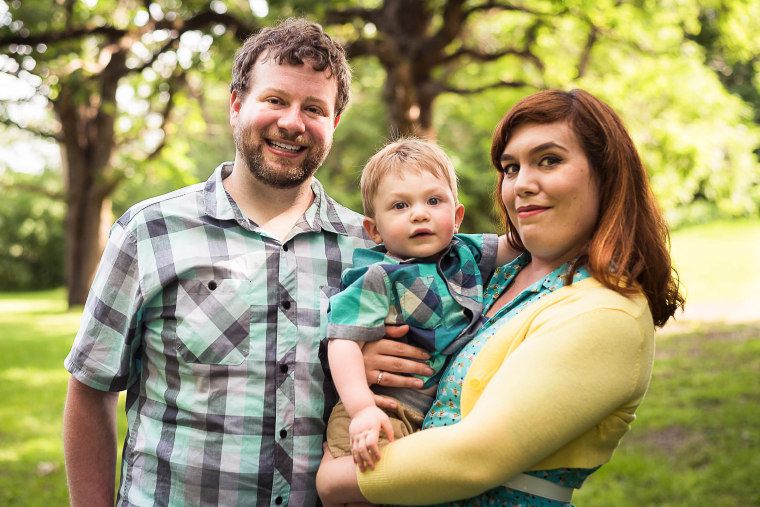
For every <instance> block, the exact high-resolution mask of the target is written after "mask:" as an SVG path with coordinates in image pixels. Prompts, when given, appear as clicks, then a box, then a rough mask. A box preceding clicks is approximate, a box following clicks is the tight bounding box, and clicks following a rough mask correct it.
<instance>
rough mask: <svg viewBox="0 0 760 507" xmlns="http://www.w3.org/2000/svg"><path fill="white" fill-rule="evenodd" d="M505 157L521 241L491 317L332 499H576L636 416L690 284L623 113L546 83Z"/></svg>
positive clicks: (512, 115) (510, 122)
mask: <svg viewBox="0 0 760 507" xmlns="http://www.w3.org/2000/svg"><path fill="white" fill-rule="evenodd" d="M491 161H492V163H493V165H494V167H495V168H496V170H497V171H498V187H497V188H498V194H499V196H500V199H498V202H499V206H500V208H501V211H502V213H503V218H504V221H505V223H506V229H507V231H508V232H509V233H510V238H511V242H512V246H513V247H514V248H516V249H517V250H518V251H521V252H522V254H521V255H520V256H519V257H518V258H517V259H515V260H514V261H513V262H511V263H509V264H507V265H506V266H503V267H501V268H499V269H498V270H497V271H496V273H495V274H494V276H493V278H492V279H491V281H490V283H489V286H488V287H487V291H488V294H487V305H486V308H488V310H487V311H486V317H487V318H488V321H487V322H486V324H484V326H483V328H482V329H481V331H480V332H479V333H478V335H477V336H476V337H475V338H474V339H473V340H472V341H471V342H470V343H469V344H467V345H466V346H465V347H464V348H463V349H462V351H461V352H460V353H459V354H458V356H456V357H454V358H453V360H452V362H451V364H450V365H449V367H448V369H447V371H446V372H445V374H444V376H443V378H442V379H441V382H440V384H439V387H438V393H437V400H436V403H435V404H434V405H433V408H432V409H431V410H430V412H429V413H428V414H427V416H426V418H425V423H424V424H423V428H429V429H425V430H424V431H421V432H419V433H416V434H414V435H411V436H409V437H406V438H404V439H401V440H398V441H396V442H394V443H392V444H390V445H388V446H387V447H385V448H384V449H383V452H382V458H381V459H380V461H378V462H376V463H375V466H374V470H370V471H367V472H365V473H361V474H359V476H358V477H357V476H356V474H350V475H349V474H347V479H346V481H345V483H344V484H325V483H324V481H322V480H321V479H322V477H321V476H318V478H317V483H318V488H319V489H320V495H321V496H322V497H323V499H325V500H326V501H328V502H349V501H367V500H369V501H371V502H374V503H383V504H411V505H414V504H431V503H440V502H450V501H455V500H458V499H469V500H465V501H462V502H461V503H457V504H458V505H514V504H520V505H525V504H530V505H540V506H566V505H570V501H571V496H572V491H573V488H578V487H580V486H581V484H582V483H583V481H584V480H585V479H586V478H587V477H588V476H589V475H590V474H591V473H593V472H594V471H595V470H596V469H598V468H599V467H600V466H601V465H602V464H604V463H605V462H607V461H608V460H609V459H610V457H611V456H612V453H613V451H614V449H615V447H616V446H617V444H618V442H619V441H620V439H621V438H622V436H623V435H624V434H625V433H626V432H627V431H628V429H629V423H630V422H631V421H633V419H634V417H635V416H634V412H635V410H636V408H637V407H638V406H639V404H640V403H641V400H642V399H643V397H644V394H645V392H646V390H647V386H648V384H649V379H650V375H651V369H652V362H653V349H654V328H655V326H662V325H663V324H665V322H666V321H667V320H668V319H669V318H670V317H672V316H673V313H674V312H675V310H676V309H677V308H678V307H680V306H683V302H684V299H683V296H682V295H681V294H680V292H679V285H678V278H677V275H676V273H675V272H674V270H673V269H672V266H671V262H670V255H669V251H668V231H667V227H666V225H665V222H664V219H663V217H662V214H661V213H660V211H659V209H658V206H657V204H656V201H655V198H654V196H653V194H652V192H651V189H650V187H649V183H648V180H647V175H646V171H645V169H644V167H643V164H642V162H641V160H640V158H639V156H638V153H637V152H636V149H635V147H634V144H633V142H632V140H631V138H630V136H629V135H628V132H627V131H626V129H625V127H624V125H623V123H622V121H621V120H620V118H619V117H618V116H617V114H616V113H615V112H614V111H613V110H612V109H611V108H610V107H609V106H607V105H606V104H604V103H603V102H602V101H600V100H599V99H597V98H595V97H593V96H592V95H590V94H589V93H587V92H584V91H582V90H574V91H571V92H564V91H557V90H550V91H544V92H539V93H537V94H535V95H532V96H530V97H527V98H525V99H523V100H522V101H520V102H519V103H517V104H516V105H515V106H514V107H513V108H512V109H511V110H510V111H509V112H508V113H507V114H506V116H505V117H504V118H503V119H502V120H501V122H500V124H499V125H498V127H497V129H496V132H495V134H494V138H493V143H492V147H491ZM489 305H490V306H489ZM329 460H330V457H329V456H327V457H326V458H325V461H327V462H328V463H330V464H332V463H337V460H336V461H335V462H330V461H329ZM357 479H358V486H357ZM359 488H360V489H359Z"/></svg>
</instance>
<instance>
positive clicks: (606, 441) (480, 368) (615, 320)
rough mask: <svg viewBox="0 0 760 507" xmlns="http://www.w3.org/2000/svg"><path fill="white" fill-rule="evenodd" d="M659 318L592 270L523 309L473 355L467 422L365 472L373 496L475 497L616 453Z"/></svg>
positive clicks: (647, 370) (415, 500)
mask: <svg viewBox="0 0 760 507" xmlns="http://www.w3.org/2000/svg"><path fill="white" fill-rule="evenodd" d="M653 356H654V325H653V322H652V316H651V312H650V311H649V307H648V305H647V301H646V298H645V297H644V296H643V295H641V294H640V295H637V296H635V297H633V298H626V297H624V296H622V295H620V294H618V293H617V292H615V291H612V290H610V289H607V288H606V287H604V286H603V285H601V284H600V283H599V282H598V281H597V280H595V279H593V278H587V279H585V280H582V281H580V282H577V283H574V284H572V285H570V286H566V287H563V288H561V289H558V290H556V291H554V292H552V293H551V294H548V295H546V296H544V297H543V298H541V299H540V300H538V301H536V302H535V303H533V304H532V305H530V306H529V307H527V308H525V309H524V310H522V311H521V312H520V313H519V314H517V315H516V316H515V317H514V318H513V319H512V320H511V321H510V322H508V323H507V324H505V326H504V327H503V328H502V329H501V330H499V331H498V332H497V333H496V334H495V335H494V336H493V337H492V338H491V339H490V340H489V342H488V343H487V344H486V345H485V346H484V347H483V349H482V350H481V352H480V353H479V354H478V356H477V357H476V358H475V361H474V362H473V364H472V367H471V368H470V371H469V372H468V374H467V376H466V378H465V381H464V385H463V386H462V415H463V418H462V420H461V421H460V422H459V423H458V424H455V425H453V426H446V427H438V428H431V429H428V430H424V431H421V432H418V433H415V434H414V435H410V436H408V437H406V438H403V439H401V440H398V441H396V442H394V443H392V444H390V445H388V446H387V447H385V448H384V450H383V455H382V459H381V460H380V462H378V463H377V464H376V466H375V470H374V471H367V472H365V473H363V474H362V473H359V474H358V479H359V487H360V488H361V490H362V493H363V494H364V496H365V497H366V498H367V499H368V500H369V501H371V502H374V503H380V504H408V505H416V504H429V503H438V502H445V501H451V500H455V499H462V498H470V497H474V496H477V495H479V494H480V493H483V492H484V491H487V490H489V489H491V488H493V487H496V486H498V485H500V484H502V483H503V482H505V481H506V480H507V479H509V478H510V477H512V476H514V475H516V474H518V473H520V472H524V471H527V470H548V469H555V468H593V467H596V466H598V465H601V464H603V463H606V462H607V461H609V459H610V457H611V456H612V453H613V451H614V450H615V448H616V447H617V445H618V443H619V442H620V439H621V438H622V437H623V435H624V434H625V433H626V432H627V431H628V430H629V429H630V426H629V424H630V423H631V422H632V421H633V420H634V418H635V416H634V412H635V411H636V408H637V407H638V406H639V404H640V403H641V400H642V399H643V397H644V394H645V393H646V390H647V387H648V385H649V379H650V377H651V373H652V362H653Z"/></svg>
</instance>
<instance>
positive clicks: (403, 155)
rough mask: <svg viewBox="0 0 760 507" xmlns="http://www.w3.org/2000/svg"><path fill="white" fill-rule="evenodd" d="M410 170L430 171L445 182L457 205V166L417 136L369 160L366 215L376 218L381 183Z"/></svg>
mask: <svg viewBox="0 0 760 507" xmlns="http://www.w3.org/2000/svg"><path fill="white" fill-rule="evenodd" d="M409 171H418V172H419V171H428V172H430V173H432V174H433V175H435V176H436V177H438V178H440V179H441V180H443V181H445V182H446V183H447V184H448V185H449V188H451V193H452V194H453V195H454V202H458V197H457V175H456V172H455V171H454V165H453V164H452V163H451V159H449V157H448V155H446V153H445V152H444V151H443V149H442V148H441V147H440V146H438V145H437V144H435V143H432V142H430V141H425V140H424V139H419V138H416V137H402V138H400V139H397V140H396V141H393V142H391V143H389V144H387V145H385V147H384V148H383V149H381V150H380V151H378V152H377V153H375V154H374V155H373V156H372V158H370V159H369V161H368V162H367V165H365V166H364V170H363V171H362V178H361V184H360V185H361V190H362V203H363V204H364V215H365V216H367V217H369V218H375V205H374V202H373V201H374V199H375V197H376V194H377V189H378V187H379V186H380V182H381V181H382V180H383V178H385V177H386V176H388V175H396V176H398V175H403V174H404V173H406V172H409Z"/></svg>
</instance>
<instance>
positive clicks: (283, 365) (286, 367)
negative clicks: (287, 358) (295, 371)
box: [280, 364, 288, 373]
mask: <svg viewBox="0 0 760 507" xmlns="http://www.w3.org/2000/svg"><path fill="white" fill-rule="evenodd" d="M280 371H281V372H282V373H287V372H288V365H287V364H281V365H280Z"/></svg>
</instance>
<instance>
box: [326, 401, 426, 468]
mask: <svg viewBox="0 0 760 507" xmlns="http://www.w3.org/2000/svg"><path fill="white" fill-rule="evenodd" d="M397 403H398V407H397V408H395V409H387V408H383V409H382V410H383V412H385V413H386V414H388V417H389V418H390V420H391V426H393V438H394V439H395V438H402V437H405V436H407V435H411V434H412V433H414V432H416V431H420V429H421V428H422V421H423V420H424V419H425V416H424V415H422V414H420V413H419V412H417V411H416V410H412V409H411V408H409V407H408V406H407V405H404V404H403V403H400V402H398V401H397ZM349 424H351V417H349V415H348V412H346V407H345V406H343V403H342V402H340V401H339V402H338V404H337V405H335V408H333V411H332V413H331V414H330V420H329V421H328V422H327V446H328V447H329V448H330V452H331V453H332V455H333V456H334V457H336V458H338V457H341V456H351V439H350V438H349V435H348V425H349ZM387 444H388V438H387V437H386V436H385V432H383V431H380V439H379V446H380V447H383V446H384V445H387Z"/></svg>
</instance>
